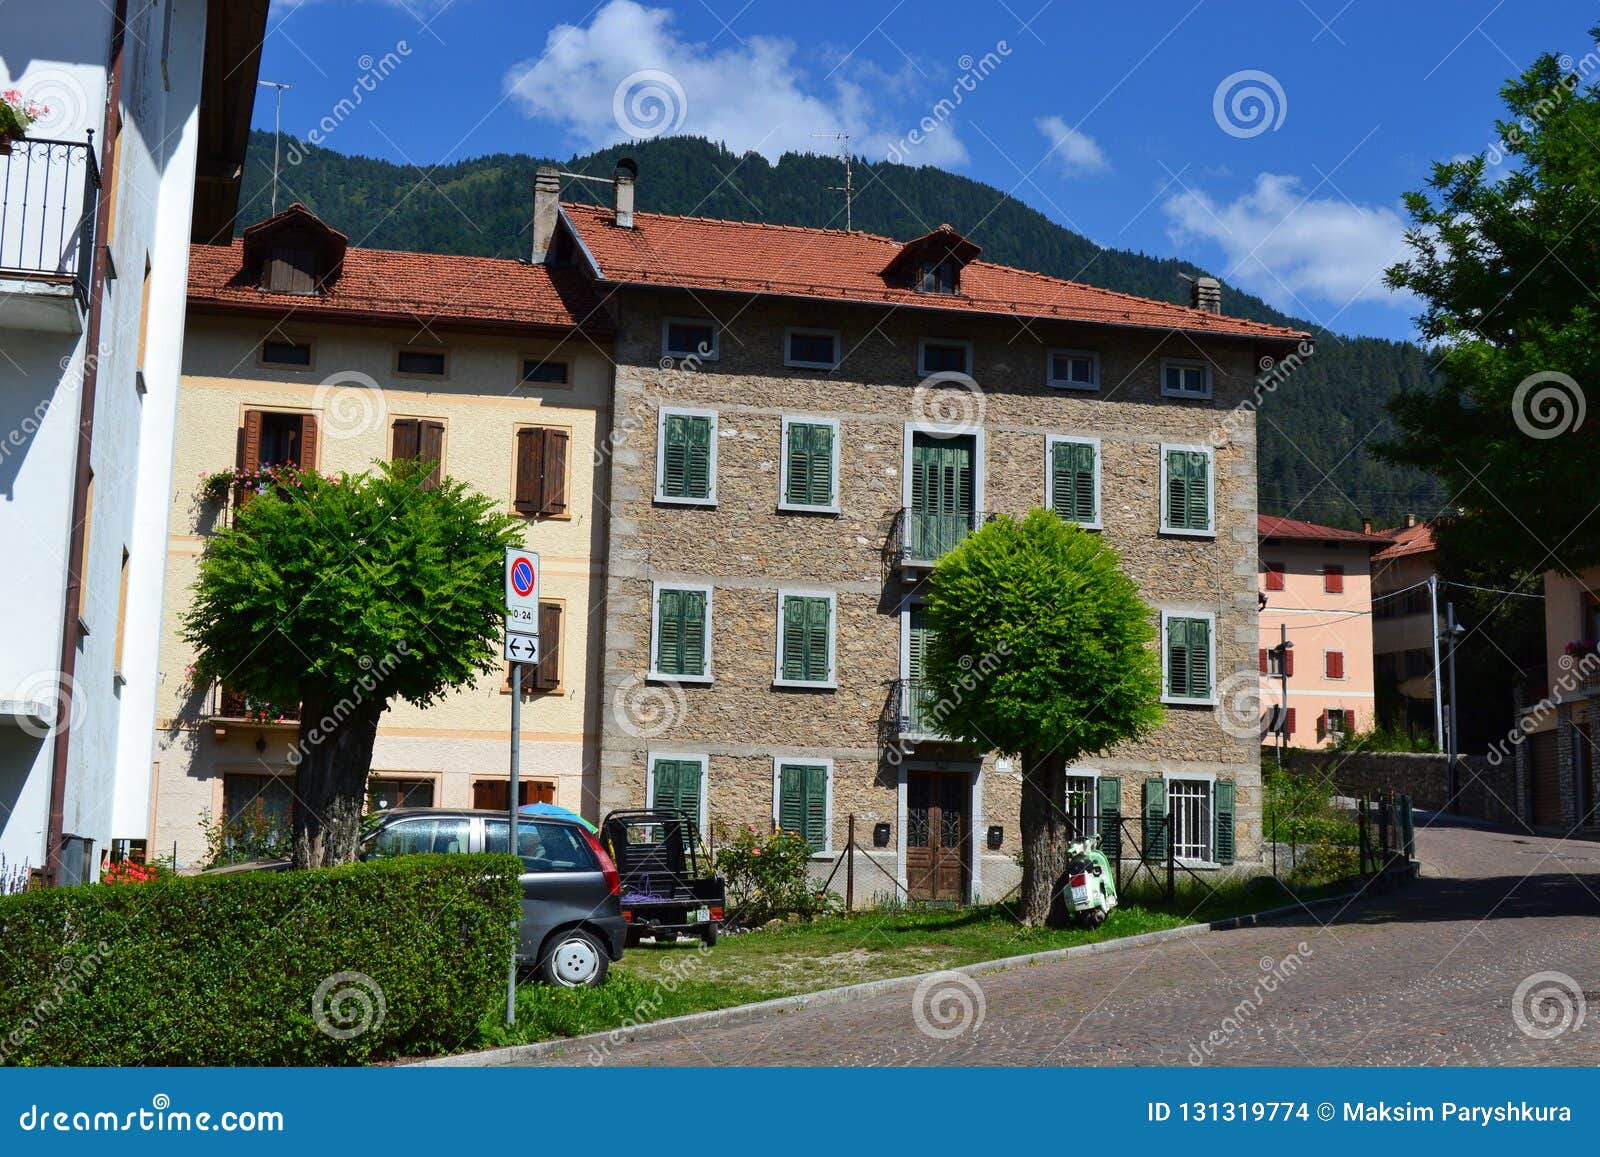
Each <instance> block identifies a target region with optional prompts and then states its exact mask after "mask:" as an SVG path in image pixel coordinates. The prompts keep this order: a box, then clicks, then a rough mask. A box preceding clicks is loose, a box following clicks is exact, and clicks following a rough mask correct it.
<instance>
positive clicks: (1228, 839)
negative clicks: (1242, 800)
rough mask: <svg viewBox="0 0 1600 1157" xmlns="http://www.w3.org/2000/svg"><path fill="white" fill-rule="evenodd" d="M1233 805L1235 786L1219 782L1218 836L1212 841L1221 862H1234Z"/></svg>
mask: <svg viewBox="0 0 1600 1157" xmlns="http://www.w3.org/2000/svg"><path fill="white" fill-rule="evenodd" d="M1233 806H1234V786H1233V784H1231V783H1221V782H1219V783H1218V784H1217V786H1216V806H1215V808H1214V809H1213V811H1214V813H1215V816H1216V838H1215V839H1214V840H1213V841H1212V848H1213V849H1214V850H1213V853H1212V854H1213V855H1215V856H1216V857H1217V863H1219V864H1231V863H1233Z"/></svg>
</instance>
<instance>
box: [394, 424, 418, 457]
mask: <svg viewBox="0 0 1600 1157" xmlns="http://www.w3.org/2000/svg"><path fill="white" fill-rule="evenodd" d="M420 425H421V423H419V422H418V421H417V420H416V419H415V418H396V419H395V420H394V442H393V450H392V452H391V453H390V455H389V458H390V459H391V460H392V461H395V462H399V461H401V460H403V459H406V458H415V457H416V456H417V453H418V451H419V450H420V449H421V446H422V443H421V440H420V436H421V435H420V430H419V427H420Z"/></svg>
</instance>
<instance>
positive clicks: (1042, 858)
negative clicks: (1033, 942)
mask: <svg viewBox="0 0 1600 1157" xmlns="http://www.w3.org/2000/svg"><path fill="white" fill-rule="evenodd" d="M1022 762H1023V778H1022V920H1023V923H1025V924H1034V925H1038V924H1049V925H1050V926H1051V927H1055V928H1059V927H1061V926H1063V925H1065V924H1066V922H1067V918H1068V912H1067V908H1066V904H1065V903H1064V902H1063V901H1062V900H1061V895H1060V893H1061V882H1062V877H1064V876H1065V875H1066V872H1067V844H1068V843H1069V842H1070V841H1071V839H1072V838H1073V834H1074V833H1073V830H1072V822H1071V820H1069V819H1068V817H1067V813H1066V802H1067V761H1066V759H1065V758H1064V757H1063V756H1061V755H1059V754H1056V753H1046V752H1039V751H1025V752H1023V753H1022Z"/></svg>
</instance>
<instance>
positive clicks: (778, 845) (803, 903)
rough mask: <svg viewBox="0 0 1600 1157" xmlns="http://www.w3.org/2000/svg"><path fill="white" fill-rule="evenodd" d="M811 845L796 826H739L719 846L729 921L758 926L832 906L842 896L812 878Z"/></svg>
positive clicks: (828, 908)
mask: <svg viewBox="0 0 1600 1157" xmlns="http://www.w3.org/2000/svg"><path fill="white" fill-rule="evenodd" d="M810 860H811V847H810V845H809V844H807V843H806V841H805V840H804V839H803V838H802V837H801V836H800V835H799V834H798V833H796V832H789V831H783V830H781V829H780V830H778V831H774V832H769V833H767V834H766V835H761V834H759V833H757V832H756V830H755V829H754V828H740V829H739V831H738V833H737V834H736V835H735V836H734V838H733V839H732V840H731V841H729V842H727V843H725V844H723V845H722V847H721V848H720V849H719V850H718V851H717V867H716V870H717V874H718V875H719V876H722V877H723V878H724V879H725V880H726V881H727V884H728V919H729V922H730V923H734V924H739V925H742V926H743V927H746V928H753V927H756V926H758V925H761V924H765V923H766V922H767V921H768V920H779V919H782V918H784V917H787V916H802V917H805V918H807V919H809V918H810V917H812V916H815V915H818V914H819V913H822V912H826V911H829V910H831V909H832V908H833V907H835V906H836V904H837V902H838V898H837V897H836V896H834V895H833V893H831V892H827V891H825V890H822V889H819V888H817V887H816V886H815V885H814V884H812V883H811V880H810V875H809V872H808V866H809V863H810Z"/></svg>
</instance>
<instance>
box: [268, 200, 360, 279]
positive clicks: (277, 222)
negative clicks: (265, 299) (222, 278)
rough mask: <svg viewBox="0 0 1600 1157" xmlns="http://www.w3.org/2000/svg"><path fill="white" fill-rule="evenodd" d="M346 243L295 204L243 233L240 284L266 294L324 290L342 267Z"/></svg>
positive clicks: (333, 231)
mask: <svg viewBox="0 0 1600 1157" xmlns="http://www.w3.org/2000/svg"><path fill="white" fill-rule="evenodd" d="M346 244H347V242H346V239H345V236H344V234H343V233H340V232H339V231H338V230H337V229H332V228H329V227H328V226H327V225H325V224H323V222H322V221H320V220H319V219H318V218H317V216H316V215H315V214H314V213H312V212H311V210H309V209H307V208H306V207H305V206H304V205H301V204H300V203H298V202H296V203H295V204H293V205H290V206H289V207H288V208H287V209H285V210H284V211H283V212H281V213H279V214H277V215H276V216H273V217H268V218H267V219H266V220H265V221H259V222H257V223H256V224H254V225H252V226H250V227H249V228H248V229H246V230H245V231H244V269H243V277H244V282H245V284H250V285H255V286H256V287H257V288H259V289H261V290H262V291H264V292H266V293H290V294H298V295H301V296H306V297H309V296H311V295H313V294H319V293H325V292H327V291H328V289H329V287H330V286H331V285H332V284H333V283H334V282H335V281H337V280H338V278H339V274H340V273H341V272H342V271H343V268H344V253H345V246H346Z"/></svg>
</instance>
